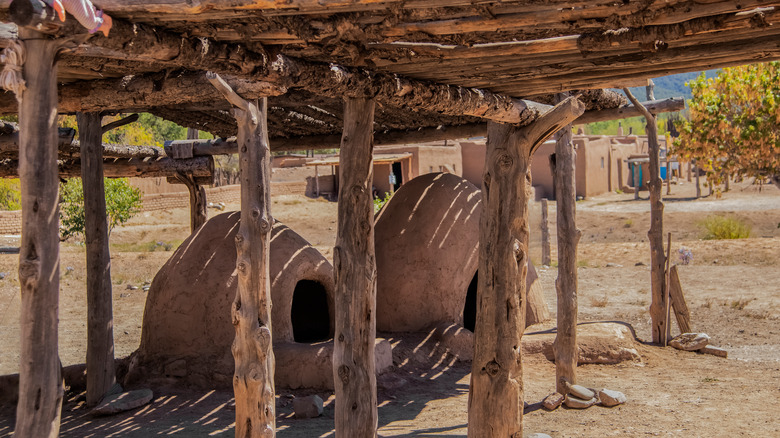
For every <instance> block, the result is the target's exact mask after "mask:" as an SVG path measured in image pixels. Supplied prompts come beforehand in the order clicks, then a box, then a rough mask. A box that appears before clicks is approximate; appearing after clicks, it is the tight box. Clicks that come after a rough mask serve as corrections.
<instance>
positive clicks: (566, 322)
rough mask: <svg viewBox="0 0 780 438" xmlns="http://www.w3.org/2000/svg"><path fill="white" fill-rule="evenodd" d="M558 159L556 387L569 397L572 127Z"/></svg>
mask: <svg viewBox="0 0 780 438" xmlns="http://www.w3.org/2000/svg"><path fill="white" fill-rule="evenodd" d="M557 137H558V138H557V139H556V143H555V157H556V165H557V172H556V173H555V175H554V178H555V190H556V193H555V199H556V206H557V231H558V233H557V234H558V278H557V279H556V280H555V292H556V295H557V298H558V312H557V318H558V329H557V334H556V335H555V342H554V344H553V347H554V354H555V387H556V390H557V391H558V392H559V393H561V394H566V391H567V390H566V382H569V383H570V384H575V383H577V358H578V353H577V245H578V243H579V241H580V234H581V233H580V230H578V229H577V223H576V220H575V219H576V213H577V205H576V201H577V199H576V196H577V190H576V179H575V177H574V173H575V166H576V164H575V161H576V160H575V153H574V145H573V144H572V142H571V138H572V135H571V125H567V126H566V127H565V128H563V129H561V130H560V131H558V133H557Z"/></svg>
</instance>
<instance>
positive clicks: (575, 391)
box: [566, 382, 596, 400]
mask: <svg viewBox="0 0 780 438" xmlns="http://www.w3.org/2000/svg"><path fill="white" fill-rule="evenodd" d="M566 389H567V390H569V394H571V395H573V396H575V397H577V398H579V399H582V400H590V399H592V398H593V397H595V396H596V393H595V392H593V391H591V390H590V389H588V388H586V387H584V386H580V385H571V384H569V383H568V382H567V383H566Z"/></svg>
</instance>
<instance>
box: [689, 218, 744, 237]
mask: <svg viewBox="0 0 780 438" xmlns="http://www.w3.org/2000/svg"><path fill="white" fill-rule="evenodd" d="M700 225H701V227H702V228H704V235H703V236H702V239H704V240H713V239H747V238H748V237H750V231H751V226H750V225H748V224H746V223H744V222H742V221H741V220H740V219H736V218H730V217H724V216H708V217H707V219H704V220H703V221H701V223H700Z"/></svg>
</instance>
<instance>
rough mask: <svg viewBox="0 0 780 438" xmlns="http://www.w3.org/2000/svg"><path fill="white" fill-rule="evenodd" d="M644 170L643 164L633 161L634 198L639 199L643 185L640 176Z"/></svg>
mask: <svg viewBox="0 0 780 438" xmlns="http://www.w3.org/2000/svg"><path fill="white" fill-rule="evenodd" d="M641 171H642V165H641V164H639V163H631V174H632V175H633V177H634V200H635V201H636V200H638V199H639V188H640V187H642V180H641V178H639V173H640V172H641Z"/></svg>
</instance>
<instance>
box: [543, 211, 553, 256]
mask: <svg viewBox="0 0 780 438" xmlns="http://www.w3.org/2000/svg"><path fill="white" fill-rule="evenodd" d="M551 252H552V251H551V249H550V225H549V223H548V211H547V198H543V199H542V265H544V266H550V262H551V261H552V259H551V256H550V253H551Z"/></svg>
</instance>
